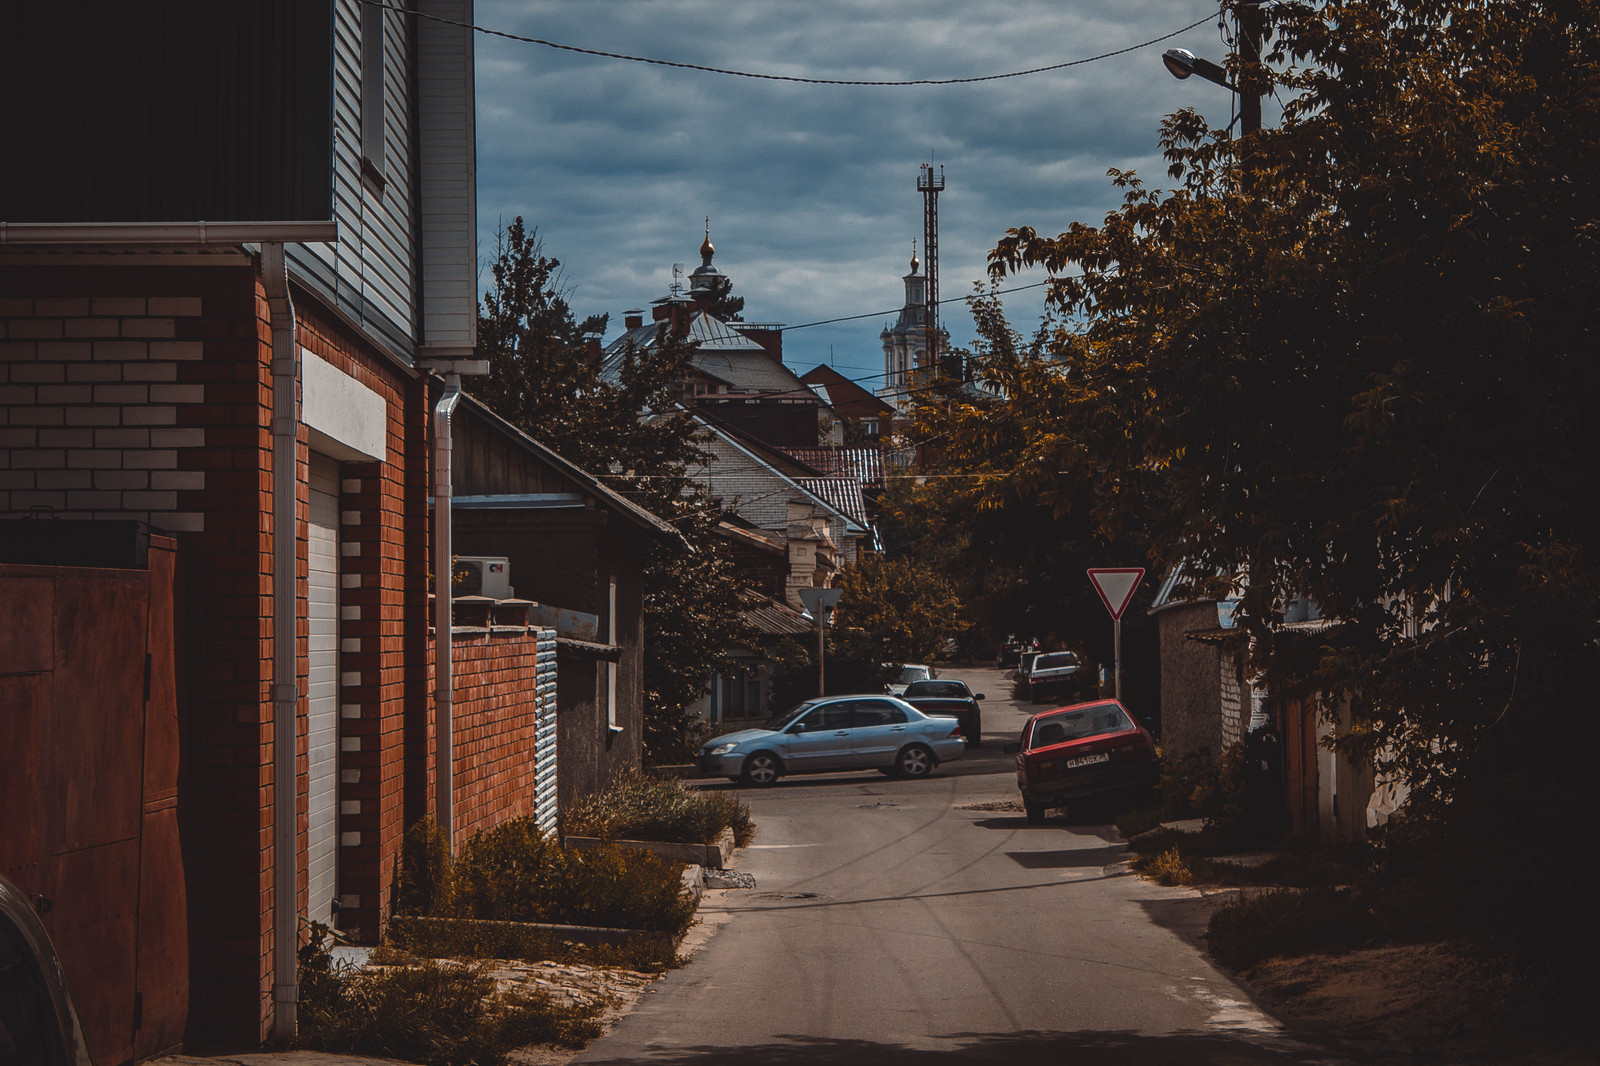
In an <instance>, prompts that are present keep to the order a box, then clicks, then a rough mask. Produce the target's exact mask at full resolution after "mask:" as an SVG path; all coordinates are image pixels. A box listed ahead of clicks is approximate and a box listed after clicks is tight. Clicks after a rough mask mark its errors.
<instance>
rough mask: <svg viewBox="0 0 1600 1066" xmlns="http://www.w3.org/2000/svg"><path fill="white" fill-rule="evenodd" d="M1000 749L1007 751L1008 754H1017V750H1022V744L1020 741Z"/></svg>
mask: <svg viewBox="0 0 1600 1066" xmlns="http://www.w3.org/2000/svg"><path fill="white" fill-rule="evenodd" d="M1000 750H1001V751H1003V752H1005V753H1006V754H1007V755H1015V754H1016V753H1017V752H1019V751H1021V750H1022V745H1021V744H1020V743H1017V744H1007V745H1006V746H1005V747H1003V748H1001V749H1000Z"/></svg>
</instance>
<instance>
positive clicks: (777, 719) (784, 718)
mask: <svg viewBox="0 0 1600 1066" xmlns="http://www.w3.org/2000/svg"><path fill="white" fill-rule="evenodd" d="M816 705H817V701H816V700H806V701H805V702H804V703H802V704H798V705H797V706H794V707H790V708H789V709H788V710H787V711H784V712H783V713H782V714H775V715H773V716H772V717H771V718H768V719H767V721H766V724H765V725H763V726H762V727H761V728H762V729H770V730H772V731H773V732H774V733H781V732H783V731H784V730H785V729H787V728H789V725H790V723H792V722H793V721H794V720H795V719H796V718H799V717H800V716H801V715H802V714H805V713H806V712H807V711H809V710H810V709H811V708H813V707H815V706H816Z"/></svg>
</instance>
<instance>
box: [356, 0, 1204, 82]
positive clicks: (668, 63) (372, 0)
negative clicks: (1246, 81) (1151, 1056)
mask: <svg viewBox="0 0 1600 1066" xmlns="http://www.w3.org/2000/svg"><path fill="white" fill-rule="evenodd" d="M361 2H362V3H363V4H366V5H367V6H369V7H376V8H382V9H383V10H385V11H398V12H400V13H401V14H403V15H411V16H413V17H415V18H422V19H427V20H429V21H430V22H442V23H444V24H445V25H446V26H457V27H460V28H461V29H464V30H472V31H474V32H475V33H481V34H484V35H486V36H489V37H503V38H505V39H506V40H508V41H516V42H518V43H519V44H537V45H542V46H544V47H545V48H554V49H557V50H558V51H562V52H576V53H578V54H579V55H586V56H596V57H598V58H600V59H621V60H624V61H626V62H629V63H649V64H652V65H654V66H658V67H677V68H678V69H680V70H698V71H703V72H705V73H707V74H726V75H728V76H729V77H733V78H754V79H756V80H758V81H787V82H798V83H799V84H802V85H866V86H905V85H970V84H972V83H974V82H981V81H1001V80H1003V79H1005V78H1025V77H1027V76H1028V75H1030V74H1044V73H1047V72H1049V71H1052V70H1064V69H1065V68H1067V67H1076V66H1082V65H1083V64H1085V63H1095V62H1098V61H1099V60H1102V59H1110V58H1112V57H1113V56H1120V55H1124V54H1126V53H1128V52H1136V51H1138V50H1139V49H1141V48H1148V47H1150V46H1151V45H1153V44H1160V43H1161V42H1162V41H1165V40H1169V39H1171V38H1173V37H1176V36H1178V35H1179V34H1180V33H1187V32H1189V31H1190V30H1192V29H1195V28H1196V27H1198V26H1203V25H1205V24H1206V23H1207V22H1210V21H1211V20H1212V18H1214V17H1215V16H1212V15H1207V16H1206V17H1205V18H1203V19H1200V20H1198V21H1196V22H1191V23H1190V24H1189V25H1187V26H1184V27H1183V28H1181V29H1176V30H1173V31H1172V32H1171V33H1165V34H1162V35H1161V36H1160V37H1153V38H1151V39H1150V40H1148V41H1143V42H1141V43H1139V44H1130V45H1129V46H1128V47H1126V48H1118V49H1116V50H1115V51H1111V52H1101V53H1100V54H1099V55H1094V56H1088V57H1086V58H1084V59H1071V60H1068V61H1067V62H1065V63H1053V64H1051V65H1050V66H1047V67H1031V68H1029V69H1028V70H1014V71H1011V72H1010V73H1007V74H984V75H981V76H978V77H971V78H916V79H912V80H910V81H861V80H844V79H835V78H802V77H799V76H796V75H789V74H756V73H753V72H751V71H748V70H729V69H727V68H725V67H708V66H704V65H702V64H699V63H677V62H673V61H672V60H670V59H651V58H649V57H647V56H632V55H626V54H624V53H622V52H604V51H601V50H599V49H595V48H579V47H577V46H576V45H571V44H557V43H556V42H555V41H546V40H542V39H540V38H538V37H524V36H522V35H520V34H516V33H507V32H506V31H505V30H492V29H489V28H488V27H487V26H475V25H473V24H472V23H470V22H460V21H457V20H456V19H448V18H445V17H444V16H442V15H430V14H428V13H427V12H424V11H413V10H412V9H410V8H408V7H404V6H401V5H400V4H394V3H383V2H382V0H361Z"/></svg>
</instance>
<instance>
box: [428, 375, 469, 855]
mask: <svg viewBox="0 0 1600 1066" xmlns="http://www.w3.org/2000/svg"><path fill="white" fill-rule="evenodd" d="M443 376H444V392H443V393H442V394H440V396H439V402H438V403H436V404H435V405H434V408H433V588H434V593H433V611H434V617H433V684H434V697H433V713H434V744H435V751H434V768H435V773H436V774H437V779H436V781H435V783H434V796H435V807H434V811H435V819H436V820H437V822H438V823H439V828H440V829H442V830H443V831H444V838H445V843H446V845H447V846H448V847H449V849H450V851H451V853H452V854H454V852H455V802H454V801H455V738H454V735H453V732H452V730H453V726H454V712H455V703H454V681H455V678H454V675H453V671H452V656H453V652H454V647H455V642H454V640H453V634H452V633H451V626H452V625H453V621H454V619H453V615H452V612H451V602H450V599H451V575H452V573H453V571H454V569H455V566H454V557H453V553H452V552H453V549H452V545H451V515H450V498H451V479H450V465H451V441H450V420H451V416H452V415H454V414H455V410H456V404H458V403H460V402H461V395H462V393H461V375H460V374H456V373H446V374H444V375H443Z"/></svg>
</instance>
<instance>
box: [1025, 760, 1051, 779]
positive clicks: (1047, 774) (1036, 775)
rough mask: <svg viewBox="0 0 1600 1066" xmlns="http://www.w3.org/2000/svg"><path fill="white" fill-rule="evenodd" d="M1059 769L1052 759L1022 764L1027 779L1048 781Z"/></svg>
mask: <svg viewBox="0 0 1600 1066" xmlns="http://www.w3.org/2000/svg"><path fill="white" fill-rule="evenodd" d="M1059 769H1060V767H1059V765H1058V764H1057V762H1056V760H1054V759H1045V760H1044V761H1042V762H1030V763H1025V764H1024V765H1023V771H1024V773H1026V774H1027V776H1028V780H1029V781H1048V780H1049V779H1050V778H1052V777H1055V776H1056V773H1057V771H1058V770H1059Z"/></svg>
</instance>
